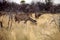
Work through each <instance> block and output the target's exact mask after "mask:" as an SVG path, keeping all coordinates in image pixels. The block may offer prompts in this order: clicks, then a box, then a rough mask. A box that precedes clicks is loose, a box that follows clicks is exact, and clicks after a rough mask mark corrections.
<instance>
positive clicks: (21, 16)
mask: <svg viewBox="0 0 60 40" xmlns="http://www.w3.org/2000/svg"><path fill="white" fill-rule="evenodd" d="M28 20H30V21H31V22H33V23H36V20H33V19H32V18H30V17H29V15H27V14H16V15H15V21H18V22H20V21H25V22H24V23H26V22H27V21H28Z"/></svg>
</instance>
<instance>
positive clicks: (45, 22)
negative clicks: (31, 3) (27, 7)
mask: <svg viewBox="0 0 60 40" xmlns="http://www.w3.org/2000/svg"><path fill="white" fill-rule="evenodd" d="M33 15H34V14H33ZM33 15H32V18H33V19H35V18H34V16H33ZM59 16H60V14H43V15H41V16H40V17H39V19H35V20H36V21H37V25H35V24H33V23H31V22H30V21H28V22H27V23H26V24H24V21H21V22H20V23H17V22H15V21H14V19H13V20H12V21H10V23H9V25H11V22H12V26H11V28H12V29H11V30H7V29H6V28H7V27H8V21H9V16H8V15H7V16H6V15H4V16H2V17H1V18H0V21H2V22H3V29H1V30H0V40H60V38H59V37H60V33H59V18H60V17H59Z"/></svg>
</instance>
